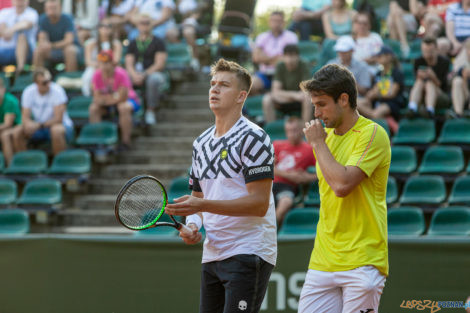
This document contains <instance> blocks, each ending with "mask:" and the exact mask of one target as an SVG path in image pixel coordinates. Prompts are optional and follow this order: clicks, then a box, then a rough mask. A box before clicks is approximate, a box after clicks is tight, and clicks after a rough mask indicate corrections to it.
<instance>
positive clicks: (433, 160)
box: [418, 146, 465, 174]
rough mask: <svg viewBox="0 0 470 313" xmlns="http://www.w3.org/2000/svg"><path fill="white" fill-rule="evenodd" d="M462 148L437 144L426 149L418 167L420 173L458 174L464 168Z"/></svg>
mask: <svg viewBox="0 0 470 313" xmlns="http://www.w3.org/2000/svg"><path fill="white" fill-rule="evenodd" d="M464 166H465V165H464V156H463V152H462V149H461V148H460V147H455V146H435V147H431V148H429V149H427V150H426V152H425V153H424V157H423V161H422V162H421V166H420V167H419V169H418V173H420V174H437V173H439V174H457V173H459V172H461V171H462V170H463V169H464Z"/></svg>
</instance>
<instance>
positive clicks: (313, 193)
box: [304, 181, 320, 206]
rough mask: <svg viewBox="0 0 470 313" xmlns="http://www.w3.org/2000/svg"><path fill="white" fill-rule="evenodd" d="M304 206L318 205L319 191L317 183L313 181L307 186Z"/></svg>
mask: <svg viewBox="0 0 470 313" xmlns="http://www.w3.org/2000/svg"><path fill="white" fill-rule="evenodd" d="M304 204H305V205H306V206H319V205H320V191H319V189H318V181H314V182H312V183H310V184H309V185H308V190H307V196H306V197H305V200H304Z"/></svg>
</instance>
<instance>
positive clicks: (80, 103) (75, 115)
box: [67, 96, 93, 120]
mask: <svg viewBox="0 0 470 313" xmlns="http://www.w3.org/2000/svg"><path fill="white" fill-rule="evenodd" d="M92 101H93V98H92V97H85V96H78V97H74V98H72V99H70V101H69V103H68V104H67V112H68V114H69V116H70V118H71V119H86V120H88V117H89V112H88V107H89V106H90V104H91V103H92Z"/></svg>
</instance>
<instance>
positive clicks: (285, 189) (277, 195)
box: [273, 183, 297, 203]
mask: <svg viewBox="0 0 470 313" xmlns="http://www.w3.org/2000/svg"><path fill="white" fill-rule="evenodd" d="M296 194H297V188H295V187H294V186H292V185H289V184H285V183H273V195H274V200H276V203H277V201H279V199H281V198H284V197H289V198H291V199H292V200H294V198H295V195H296Z"/></svg>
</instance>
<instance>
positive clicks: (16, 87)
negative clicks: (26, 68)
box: [8, 73, 33, 94]
mask: <svg viewBox="0 0 470 313" xmlns="http://www.w3.org/2000/svg"><path fill="white" fill-rule="evenodd" d="M32 83H33V73H28V74H24V75H19V76H18V77H16V78H15V82H14V83H13V85H12V86H10V89H9V90H8V91H9V92H11V93H15V94H20V93H22V92H23V90H24V89H26V87H28V86H29V85H31V84H32Z"/></svg>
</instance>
